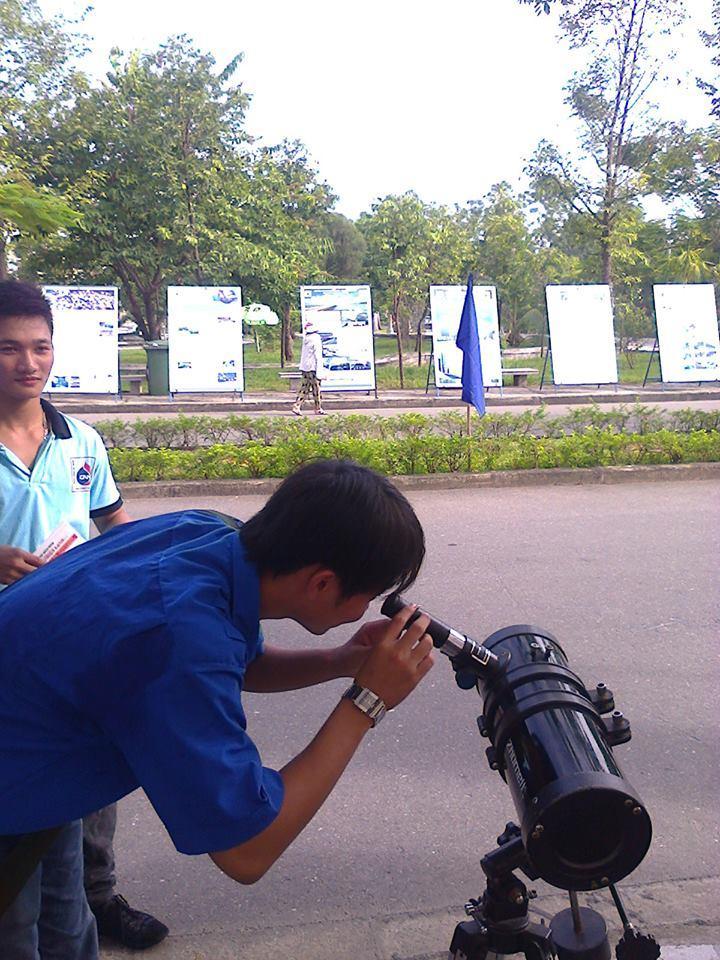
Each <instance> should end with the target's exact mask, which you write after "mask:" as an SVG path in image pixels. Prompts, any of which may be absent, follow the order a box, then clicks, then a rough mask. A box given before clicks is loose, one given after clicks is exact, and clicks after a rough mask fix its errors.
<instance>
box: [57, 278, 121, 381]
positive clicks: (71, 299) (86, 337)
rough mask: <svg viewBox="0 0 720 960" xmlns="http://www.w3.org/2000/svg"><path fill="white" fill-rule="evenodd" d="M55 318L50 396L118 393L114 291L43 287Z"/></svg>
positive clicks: (111, 289)
mask: <svg viewBox="0 0 720 960" xmlns="http://www.w3.org/2000/svg"><path fill="white" fill-rule="evenodd" d="M43 293H44V294H45V296H46V297H47V299H48V301H49V302H50V306H51V307H52V314H53V326H54V328H55V331H54V334H53V346H54V348H55V361H54V363H53V367H52V370H51V371H50V377H49V379H48V382H47V387H46V388H45V389H46V390H47V391H49V392H50V393H117V392H118V389H119V384H118V291H117V287H52V286H47V287H43Z"/></svg>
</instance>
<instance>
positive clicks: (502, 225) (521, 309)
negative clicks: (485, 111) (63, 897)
mask: <svg viewBox="0 0 720 960" xmlns="http://www.w3.org/2000/svg"><path fill="white" fill-rule="evenodd" d="M476 216H477V230H478V237H479V240H480V243H479V245H478V254H477V257H478V260H477V276H478V279H480V278H483V279H484V280H485V281H486V282H487V283H492V284H495V285H497V289H498V300H499V303H500V324H501V328H502V331H503V334H504V336H505V338H506V340H507V343H508V345H509V346H518V345H519V344H520V342H521V340H522V336H521V334H522V333H523V332H524V331H523V329H522V326H521V321H522V318H523V316H524V315H525V314H526V313H527V312H528V311H529V310H531V309H532V308H537V307H539V306H540V304H541V300H542V297H541V288H540V276H539V259H538V253H537V250H536V248H535V243H534V241H533V237H532V234H531V231H530V228H529V226H528V224H527V221H526V220H525V215H524V212H523V208H522V204H521V203H520V201H519V199H518V198H517V197H516V196H515V195H514V194H513V191H512V189H511V187H510V185H509V184H507V183H499V184H496V185H495V186H494V187H493V188H492V190H490V192H489V193H488V195H487V197H486V198H485V200H484V201H483V202H482V203H481V204H478V205H477V206H476Z"/></svg>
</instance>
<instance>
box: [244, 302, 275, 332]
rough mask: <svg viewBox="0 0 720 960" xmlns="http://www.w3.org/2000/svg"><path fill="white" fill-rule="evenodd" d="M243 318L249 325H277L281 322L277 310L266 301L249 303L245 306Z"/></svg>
mask: <svg viewBox="0 0 720 960" xmlns="http://www.w3.org/2000/svg"><path fill="white" fill-rule="evenodd" d="M242 318H243V323H246V324H247V325H248V326H249V327H275V326H277V324H278V323H280V319H279V317H278V315H277V314H276V313H275V311H274V310H271V309H270V307H268V306H266V305H265V304H264V303H249V304H248V305H247V306H246V307H243V309H242Z"/></svg>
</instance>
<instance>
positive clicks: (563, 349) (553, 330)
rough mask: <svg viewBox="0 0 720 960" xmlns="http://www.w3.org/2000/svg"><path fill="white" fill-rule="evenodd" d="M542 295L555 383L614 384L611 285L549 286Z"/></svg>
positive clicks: (616, 376) (614, 366)
mask: <svg viewBox="0 0 720 960" xmlns="http://www.w3.org/2000/svg"><path fill="white" fill-rule="evenodd" d="M545 297H546V300H547V310H548V323H549V324H550V343H551V347H552V365H553V379H554V381H555V383H557V384H565V383H567V384H571V383H617V382H618V372H617V356H616V353H615V331H614V328H613V311H612V300H611V298H610V287H608V286H607V284H584V285H580V286H561V285H558V286H548V287H545Z"/></svg>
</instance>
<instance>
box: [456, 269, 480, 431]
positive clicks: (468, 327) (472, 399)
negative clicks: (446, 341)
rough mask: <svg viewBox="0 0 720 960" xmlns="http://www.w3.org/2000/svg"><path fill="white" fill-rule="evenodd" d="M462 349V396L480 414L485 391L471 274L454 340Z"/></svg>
mask: <svg viewBox="0 0 720 960" xmlns="http://www.w3.org/2000/svg"><path fill="white" fill-rule="evenodd" d="M455 344H456V346H457V347H458V348H459V349H460V350H462V354H463V365H462V398H463V400H464V401H465V403H471V404H472V405H473V406H474V407H475V409H476V410H477V412H478V413H479V414H480V416H482V415H483V414H484V413H485V391H484V389H483V376H482V363H481V361H480V337H479V336H478V328H477V315H476V313H475V300H474V298H473V276H472V274H470V276H469V277H468V282H467V290H466V292H465V303H464V304H463V309H462V316H461V317H460V328H459V330H458V335H457V338H456V340H455Z"/></svg>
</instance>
